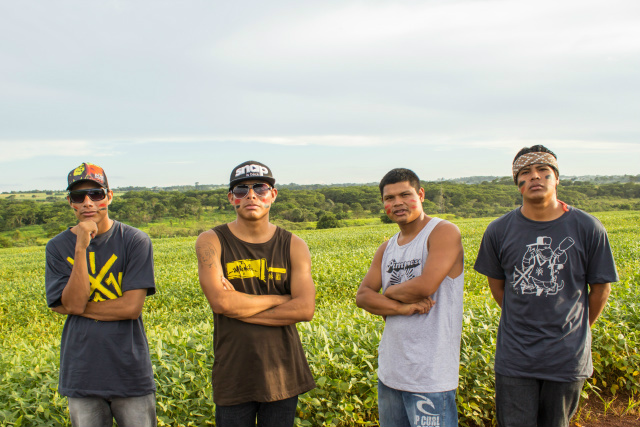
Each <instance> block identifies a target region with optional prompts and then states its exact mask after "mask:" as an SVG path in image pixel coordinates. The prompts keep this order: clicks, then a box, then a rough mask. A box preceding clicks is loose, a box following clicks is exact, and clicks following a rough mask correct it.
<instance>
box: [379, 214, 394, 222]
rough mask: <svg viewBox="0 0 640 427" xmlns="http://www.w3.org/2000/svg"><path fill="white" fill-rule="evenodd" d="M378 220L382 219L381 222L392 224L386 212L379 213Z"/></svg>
mask: <svg viewBox="0 0 640 427" xmlns="http://www.w3.org/2000/svg"><path fill="white" fill-rule="evenodd" d="M380 221H382V223H383V224H393V221H391V218H389V216H388V215H387V214H382V215H380Z"/></svg>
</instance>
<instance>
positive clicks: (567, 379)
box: [494, 368, 591, 383]
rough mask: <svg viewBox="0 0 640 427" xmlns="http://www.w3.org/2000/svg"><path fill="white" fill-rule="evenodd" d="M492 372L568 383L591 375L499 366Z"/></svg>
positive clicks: (507, 375)
mask: <svg viewBox="0 0 640 427" xmlns="http://www.w3.org/2000/svg"><path fill="white" fill-rule="evenodd" d="M494 372H495V373H496V374H499V375H502V376H505V377H512V378H531V379H536V380H543V381H555V382H559V383H570V382H574V381H581V380H586V379H587V378H590V377H591V374H575V375H556V374H549V373H534V372H519V371H509V370H502V369H500V368H497V369H496V368H494Z"/></svg>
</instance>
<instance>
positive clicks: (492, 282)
mask: <svg viewBox="0 0 640 427" xmlns="http://www.w3.org/2000/svg"><path fill="white" fill-rule="evenodd" d="M487 281H488V282H489V289H491V295H493V299H494V300H496V302H497V303H498V306H500V308H502V300H503V298H504V280H500V279H494V278H492V277H487Z"/></svg>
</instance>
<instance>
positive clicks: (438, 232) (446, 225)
mask: <svg viewBox="0 0 640 427" xmlns="http://www.w3.org/2000/svg"><path fill="white" fill-rule="evenodd" d="M431 238H434V239H442V240H461V239H462V236H461V234H460V229H459V228H458V226H457V225H455V224H454V223H452V222H449V221H446V220H443V221H440V223H439V224H437V225H436V226H435V227H434V229H433V231H432V232H431V235H430V236H429V239H431Z"/></svg>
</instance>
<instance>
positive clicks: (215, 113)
mask: <svg viewBox="0 0 640 427" xmlns="http://www.w3.org/2000/svg"><path fill="white" fill-rule="evenodd" d="M639 70H640V2H639V1H637V0H606V1H604V0H603V1H593V0H562V1H558V0H553V1H550V0H537V1H530V0H459V1H436V0H432V1H401V0H394V1H376V0H362V1H349V0H341V1H332V0H325V1H322V2H311V1H300V0H270V1H255V0H252V1H249V0H235V1H232V2H231V1H214V0H207V1H204V0H203V1H190V0H181V1H177V0H175V1H166V0H153V1H150V0H136V1H133V0H132V1H118V0H112V1H90V2H88V1H79V0H78V1H44V0H41V1H30V2H21V1H4V2H2V3H0V191H10V190H18V191H25V190H30V189H63V188H64V187H66V175H67V173H68V172H69V171H70V170H71V169H73V168H75V167H76V166H77V165H79V164H80V163H81V162H83V161H88V162H92V163H96V164H99V165H101V166H103V167H104V168H105V170H106V173H107V176H108V177H109V181H110V183H111V185H112V186H113V187H118V186H129V185H138V186H169V185H182V184H193V183H194V182H200V183H201V184H223V183H227V182H228V179H229V174H230V172H231V169H232V168H233V167H234V166H235V165H237V164H239V163H241V162H242V161H244V160H249V159H251V160H259V161H262V162H264V163H266V164H267V165H269V166H270V167H271V168H272V169H273V171H274V174H275V176H276V179H277V180H278V182H280V183H290V182H295V183H300V184H311V183H342V182H354V183H360V182H374V181H379V180H380V178H381V177H382V176H383V175H384V174H385V173H386V172H387V171H388V170H389V169H391V168H394V167H409V168H411V169H414V170H415V171H416V172H417V173H418V175H419V176H420V177H421V178H422V179H425V180H433V179H439V178H456V177H464V176H472V175H495V176H505V175H509V174H510V165H511V161H512V160H513V157H514V155H515V154H516V152H517V151H518V150H519V149H520V148H521V147H523V146H530V145H534V144H544V145H546V146H548V147H549V148H551V149H552V150H554V151H555V152H556V154H558V160H559V164H560V173H561V174H563V175H613V174H633V175H636V174H639V173H640V120H639V118H640V72H639Z"/></svg>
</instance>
